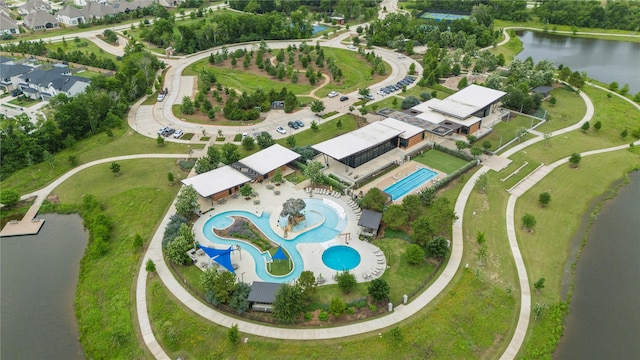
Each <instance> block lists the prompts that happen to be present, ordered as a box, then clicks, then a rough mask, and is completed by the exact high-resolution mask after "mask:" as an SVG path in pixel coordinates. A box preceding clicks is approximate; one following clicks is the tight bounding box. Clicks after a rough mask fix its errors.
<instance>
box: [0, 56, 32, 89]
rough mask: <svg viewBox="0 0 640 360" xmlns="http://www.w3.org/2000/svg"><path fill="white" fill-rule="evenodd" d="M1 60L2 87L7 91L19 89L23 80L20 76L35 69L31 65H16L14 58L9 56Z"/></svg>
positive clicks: (0, 76)
mask: <svg viewBox="0 0 640 360" xmlns="http://www.w3.org/2000/svg"><path fill="white" fill-rule="evenodd" d="M5 60H6V61H5ZM0 61H1V63H0V89H3V90H4V91H6V92H11V91H13V90H15V89H17V88H18V84H19V83H20V82H21V81H22V80H21V78H20V77H21V76H22V75H24V74H26V73H29V72H31V70H33V67H31V66H27V65H21V64H18V65H14V64H12V60H11V59H8V58H2V59H0Z"/></svg>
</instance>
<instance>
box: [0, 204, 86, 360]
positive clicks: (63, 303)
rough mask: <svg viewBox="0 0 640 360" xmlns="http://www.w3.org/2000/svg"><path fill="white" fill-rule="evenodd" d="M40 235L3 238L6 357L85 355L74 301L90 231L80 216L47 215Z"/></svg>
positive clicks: (2, 341)
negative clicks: (79, 337)
mask: <svg viewBox="0 0 640 360" xmlns="http://www.w3.org/2000/svg"><path fill="white" fill-rule="evenodd" d="M39 217H41V218H43V219H45V223H44V226H43V227H42V229H41V230H40V233H39V234H38V235H30V236H14V237H3V238H2V239H0V271H1V272H2V273H1V280H0V281H1V282H2V292H1V294H0V304H1V305H2V308H1V309H0V316H1V317H2V322H1V323H0V358H2V359H83V358H84V356H83V352H82V349H81V347H80V342H79V341H78V336H79V335H78V325H77V322H76V317H75V311H74V308H73V300H74V298H75V291H76V286H77V284H78V274H79V271H80V260H81V259H82V256H83V254H84V250H85V248H86V247H87V240H88V234H87V233H86V232H85V231H84V228H83V225H82V219H81V218H80V217H79V216H77V215H53V214H52V215H44V216H39Z"/></svg>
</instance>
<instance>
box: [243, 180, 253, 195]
mask: <svg viewBox="0 0 640 360" xmlns="http://www.w3.org/2000/svg"><path fill="white" fill-rule="evenodd" d="M240 194H242V196H244V197H247V196H251V194H253V188H252V187H251V185H249V183H245V184H244V185H242V187H241V188H240Z"/></svg>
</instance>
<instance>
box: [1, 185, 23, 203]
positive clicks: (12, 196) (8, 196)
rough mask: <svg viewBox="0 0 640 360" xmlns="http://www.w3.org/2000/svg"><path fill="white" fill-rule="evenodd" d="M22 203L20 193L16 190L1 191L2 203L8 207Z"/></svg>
mask: <svg viewBox="0 0 640 360" xmlns="http://www.w3.org/2000/svg"><path fill="white" fill-rule="evenodd" d="M18 201H20V193H18V192H17V191H16V190H14V189H2V191H0V203H1V204H2V205H4V206H6V207H12V206H13V205H15V204H17V203H18Z"/></svg>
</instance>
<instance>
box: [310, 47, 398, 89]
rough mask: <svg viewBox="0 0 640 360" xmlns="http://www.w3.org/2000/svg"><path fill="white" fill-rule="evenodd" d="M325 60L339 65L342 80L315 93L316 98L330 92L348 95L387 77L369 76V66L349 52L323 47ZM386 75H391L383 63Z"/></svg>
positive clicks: (356, 55)
mask: <svg viewBox="0 0 640 360" xmlns="http://www.w3.org/2000/svg"><path fill="white" fill-rule="evenodd" d="M323 50H324V56H325V58H327V59H328V58H334V59H335V60H336V64H339V67H340V69H341V70H342V74H343V76H344V78H343V79H342V81H341V83H340V84H334V83H333V82H331V83H329V84H327V86H325V87H323V88H322V89H318V91H316V96H318V97H321V98H322V97H325V96H327V94H329V93H330V92H332V91H338V92H342V93H348V92H351V91H355V90H357V89H361V88H365V87H368V86H370V85H372V84H375V83H377V82H380V81H381V80H383V79H384V78H386V77H387V76H389V75H384V76H375V77H374V76H371V73H370V72H371V65H370V64H369V63H368V62H367V61H366V60H365V59H363V58H362V57H361V56H360V55H358V54H357V53H354V52H353V51H351V50H343V49H334V48H328V47H323ZM385 68H386V70H387V72H386V73H387V74H390V73H391V66H389V64H386V63H385Z"/></svg>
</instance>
